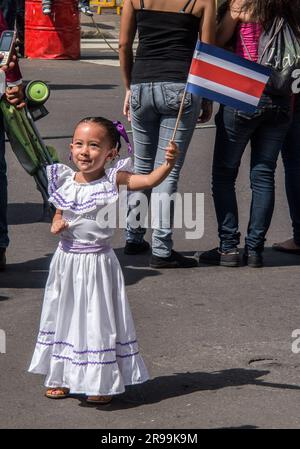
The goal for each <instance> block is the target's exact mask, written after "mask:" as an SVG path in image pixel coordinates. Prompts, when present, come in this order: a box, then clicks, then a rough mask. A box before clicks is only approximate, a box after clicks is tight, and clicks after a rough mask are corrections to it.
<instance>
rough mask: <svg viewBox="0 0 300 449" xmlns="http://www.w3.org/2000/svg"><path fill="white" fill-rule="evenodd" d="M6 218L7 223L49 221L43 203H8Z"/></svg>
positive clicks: (18, 223) (19, 223)
mask: <svg viewBox="0 0 300 449" xmlns="http://www.w3.org/2000/svg"><path fill="white" fill-rule="evenodd" d="M7 219H8V224H9V225H24V224H30V223H38V222H46V223H50V222H51V217H50V215H49V214H45V212H44V208H43V203H10V204H9V205H8V208H7Z"/></svg>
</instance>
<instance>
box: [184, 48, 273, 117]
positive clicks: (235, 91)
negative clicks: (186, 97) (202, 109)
mask: <svg viewBox="0 0 300 449" xmlns="http://www.w3.org/2000/svg"><path fill="white" fill-rule="evenodd" d="M270 75H271V69H270V68H267V67H265V66H263V65H261V64H257V63H256V62H252V61H249V60H248V59H244V58H242V57H240V56H237V55H235V54H234V53H231V52H229V51H227V50H223V49H221V48H218V47H215V46H213V45H208V44H204V43H203V42H200V41H198V43H197V46H196V49H195V52H194V56H193V60H192V64H191V68H190V73H189V76H188V80H187V87H186V90H187V92H191V93H193V94H196V95H199V96H201V97H204V98H207V99H209V100H213V101H216V102H218V103H221V104H224V105H226V106H231V107H232V108H234V109H239V110H241V111H245V112H250V113H251V112H254V111H255V110H256V108H257V105H258V103H259V100H260V97H261V96H262V93H263V91H264V88H265V86H266V84H267V82H268V80H269V77H270Z"/></svg>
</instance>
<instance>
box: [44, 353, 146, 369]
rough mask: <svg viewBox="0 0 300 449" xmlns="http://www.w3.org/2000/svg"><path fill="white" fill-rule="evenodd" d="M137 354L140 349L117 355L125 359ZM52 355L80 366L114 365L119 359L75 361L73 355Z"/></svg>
mask: <svg viewBox="0 0 300 449" xmlns="http://www.w3.org/2000/svg"><path fill="white" fill-rule="evenodd" d="M137 354H139V352H138V351H137V352H135V353H133V354H127V355H117V357H119V358H122V359H123V358H127V357H134V356H135V355H137ZM52 357H54V358H56V359H62V360H68V361H70V362H72V365H79V366H85V365H112V364H113V363H117V360H109V361H107V362H92V361H87V362H74V359H72V358H71V357H66V356H63V355H58V354H52Z"/></svg>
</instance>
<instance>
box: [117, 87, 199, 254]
mask: <svg viewBox="0 0 300 449" xmlns="http://www.w3.org/2000/svg"><path fill="white" fill-rule="evenodd" d="M184 88H185V84H184V83H171V82H155V83H141V84H134V85H132V86H131V124H132V131H133V141H134V169H135V172H136V173H141V174H148V173H150V172H151V171H152V170H153V169H155V168H157V167H158V166H160V165H161V164H163V163H164V161H165V148H166V146H167V145H168V142H169V140H170V139H171V137H172V134H173V130H174V128H175V122H176V118H177V114H178V111H179V106H180V102H181V98H182V94H183V92H184ZM200 108H201V101H200V100H199V99H197V97H194V96H193V95H191V94H190V93H187V94H186V97H185V103H184V110H183V114H182V118H181V120H180V122H179V126H178V130H177V132H176V136H175V142H176V143H177V145H178V147H179V153H180V154H179V157H178V159H177V161H176V164H175V166H174V168H173V170H172V171H171V173H170V174H169V176H168V177H167V178H166V179H165V180H164V181H163V182H162V183H161V184H160V185H159V186H157V187H155V188H153V189H152V193H156V194H161V193H164V194H168V195H170V196H171V195H172V194H173V193H175V192H176V191H177V184H178V179H179V174H180V170H181V168H182V166H183V163H184V159H185V155H186V151H187V148H188V146H189V143H190V140H191V138H192V135H193V132H194V128H195V125H196V122H197V118H198V116H199V113H200ZM143 193H145V194H146V195H147V196H148V199H149V198H150V194H151V191H147V192H143ZM137 196H138V195H137ZM153 198H154V199H153ZM156 199H157V195H153V196H152V201H151V209H152V218H153V219H154V221H155V223H156V226H155V229H154V230H153V234H152V253H153V254H154V255H156V256H159V257H169V256H170V254H171V251H172V247H173V241H172V226H173V215H174V207H173V203H172V202H169V201H166V202H165V203H163V204H162V207H160V203H159V202H158V200H156ZM136 205H138V201H137V203H136ZM134 209H135V205H132V206H130V207H129V210H128V222H127V233H126V234H127V235H126V239H127V241H128V242H134V243H141V242H142V240H143V237H144V235H145V232H146V229H145V228H143V227H142V226H140V227H138V228H133V227H132V226H130V220H131V214H132V213H133V211H134Z"/></svg>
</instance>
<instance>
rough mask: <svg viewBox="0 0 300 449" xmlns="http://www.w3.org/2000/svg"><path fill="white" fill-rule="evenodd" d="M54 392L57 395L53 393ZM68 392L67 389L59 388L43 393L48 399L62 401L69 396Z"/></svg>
mask: <svg viewBox="0 0 300 449" xmlns="http://www.w3.org/2000/svg"><path fill="white" fill-rule="evenodd" d="M55 391H56V392H57V393H55ZM69 391H70V390H69V389H68V388H61V387H56V388H48V390H47V391H46V393H45V396H46V397H47V398H50V399H63V398H66V397H67V396H68V395H69ZM59 392H60V393H59Z"/></svg>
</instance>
